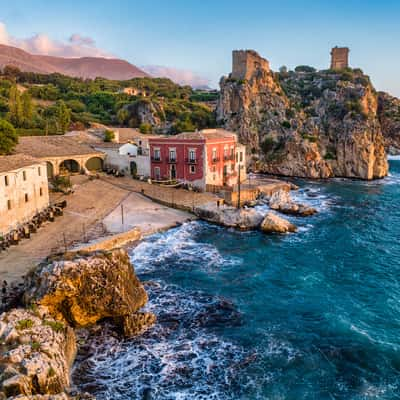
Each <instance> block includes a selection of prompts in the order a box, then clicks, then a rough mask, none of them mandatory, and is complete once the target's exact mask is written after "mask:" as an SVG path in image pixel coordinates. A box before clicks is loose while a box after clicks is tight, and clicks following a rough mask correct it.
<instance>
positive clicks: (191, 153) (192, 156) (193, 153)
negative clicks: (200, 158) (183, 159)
mask: <svg viewBox="0 0 400 400" xmlns="http://www.w3.org/2000/svg"><path fill="white" fill-rule="evenodd" d="M189 161H190V162H195V161H196V150H195V149H189Z"/></svg>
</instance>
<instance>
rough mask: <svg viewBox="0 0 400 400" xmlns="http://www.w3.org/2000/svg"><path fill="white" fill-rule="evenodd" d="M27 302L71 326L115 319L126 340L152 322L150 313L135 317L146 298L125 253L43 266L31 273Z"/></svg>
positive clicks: (94, 255) (76, 256)
mask: <svg viewBox="0 0 400 400" xmlns="http://www.w3.org/2000/svg"><path fill="white" fill-rule="evenodd" d="M24 301H25V302H26V303H27V304H32V303H34V304H37V305H41V306H45V307H46V308H47V309H48V312H49V314H50V315H52V316H53V317H54V318H55V319H57V320H60V321H65V322H66V323H68V324H69V325H71V326H72V327H84V326H88V325H91V324H94V323H96V322H98V321H100V320H102V319H104V318H113V319H114V320H115V321H116V322H117V323H118V322H120V323H121V328H122V329H123V331H124V333H125V335H127V336H130V334H131V333H133V334H136V333H137V332H139V331H140V330H141V329H140V328H145V327H146V326H147V325H151V324H152V323H153V322H154V316H153V315H152V314H143V315H142V314H141V315H142V317H140V318H138V315H137V314H136V312H137V311H138V310H139V309H140V308H141V307H143V306H144V305H145V303H146V302H147V294H146V291H145V290H144V288H143V285H142V284H141V283H140V282H139V280H138V278H137V277H136V275H135V274H134V270H133V267H132V264H131V263H130V260H129V257H128V254H127V253H126V251H124V250H114V251H111V252H98V253H94V254H88V255H85V254H82V255H80V254H73V255H72V256H71V259H70V260H68V259H65V258H62V259H60V260H52V261H48V262H44V263H43V264H41V265H39V267H38V268H36V270H35V271H34V272H33V273H32V274H31V275H30V277H29V289H28V290H27V291H26V292H25V296H24ZM138 324H140V326H138Z"/></svg>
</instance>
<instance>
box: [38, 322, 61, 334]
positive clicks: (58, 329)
mask: <svg viewBox="0 0 400 400" xmlns="http://www.w3.org/2000/svg"><path fill="white" fill-rule="evenodd" d="M43 325H46V326H49V327H50V328H51V329H53V331H54V332H57V333H59V332H62V331H63V330H64V328H65V327H64V324H63V323H62V322H59V321H49V320H47V319H45V320H44V321H43Z"/></svg>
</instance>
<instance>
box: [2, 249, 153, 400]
mask: <svg viewBox="0 0 400 400" xmlns="http://www.w3.org/2000/svg"><path fill="white" fill-rule="evenodd" d="M20 293H21V296H20V299H19V300H20V303H19V304H18V307H14V308H11V309H10V310H8V311H5V312H3V314H2V315H1V317H0V340H1V358H0V368H1V375H0V399H16V398H18V399H32V400H33V399H37V400H39V399H49V400H50V399H54V400H58V399H82V398H92V397H91V396H90V395H89V394H82V393H78V392H77V390H76V389H75V388H74V387H73V384H72V382H71V378H70V376H71V368H72V365H73V362H74V360H75V356H76V351H77V341H76V335H75V329H78V328H85V327H91V326H94V325H95V324H97V323H99V322H101V321H106V320H108V321H110V322H111V323H112V325H113V326H114V328H115V329H116V331H117V332H119V333H120V334H121V335H123V336H124V337H132V336H135V335H137V334H140V333H141V332H143V331H144V330H146V329H147V328H148V327H149V326H151V325H152V324H153V323H154V322H155V316H154V314H152V313H146V312H141V311H140V309H141V308H142V307H143V306H144V305H145V304H146V302H147V300H148V298H147V293H146V291H145V289H144V287H143V285H142V284H141V282H140V281H139V280H138V278H137V277H136V275H135V273H134V268H133V266H132V264H131V263H130V260H129V257H128V254H127V253H126V251H124V250H121V249H117V250H113V251H108V252H107V251H102V252H94V253H66V254H64V255H62V256H58V257H53V258H51V259H48V260H46V261H45V262H43V263H41V264H40V265H39V266H38V267H37V268H36V269H35V270H34V271H32V273H30V274H29V275H28V276H27V277H26V278H25V280H24V284H23V288H21V291H20ZM15 303H16V301H14V304H13V306H15V305H16V304H15Z"/></svg>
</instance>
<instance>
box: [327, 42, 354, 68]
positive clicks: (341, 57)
mask: <svg viewBox="0 0 400 400" xmlns="http://www.w3.org/2000/svg"><path fill="white" fill-rule="evenodd" d="M349 51H350V50H349V48H348V47H337V46H336V47H334V48H333V49H332V51H331V69H343V68H348V66H349Z"/></svg>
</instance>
